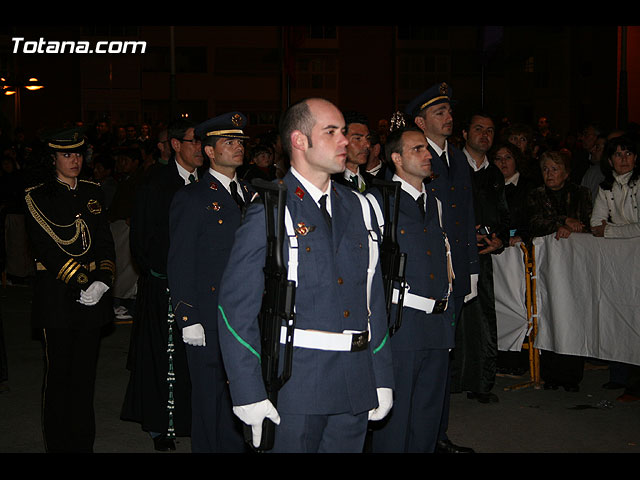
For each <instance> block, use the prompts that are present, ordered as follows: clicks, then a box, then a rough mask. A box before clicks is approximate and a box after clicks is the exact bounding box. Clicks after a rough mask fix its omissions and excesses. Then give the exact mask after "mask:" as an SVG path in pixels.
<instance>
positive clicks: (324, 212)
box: [319, 194, 331, 230]
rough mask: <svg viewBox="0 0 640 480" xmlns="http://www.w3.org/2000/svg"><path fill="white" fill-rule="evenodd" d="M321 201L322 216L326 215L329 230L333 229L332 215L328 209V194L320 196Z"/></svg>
mask: <svg viewBox="0 0 640 480" xmlns="http://www.w3.org/2000/svg"><path fill="white" fill-rule="evenodd" d="M319 203H320V211H321V212H322V216H324V219H325V220H326V221H327V226H328V227H329V230H331V215H329V212H328V210H327V195H326V194H325V195H323V196H322V197H320V200H319Z"/></svg>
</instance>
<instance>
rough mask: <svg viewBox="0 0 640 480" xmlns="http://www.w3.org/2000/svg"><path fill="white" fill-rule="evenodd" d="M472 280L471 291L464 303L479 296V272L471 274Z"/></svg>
mask: <svg viewBox="0 0 640 480" xmlns="http://www.w3.org/2000/svg"><path fill="white" fill-rule="evenodd" d="M470 280H471V292H469V293H468V294H467V295H466V296H465V297H464V303H467V302H468V301H469V300H472V299H473V298H475V297H477V296H478V274H477V273H473V274H471V278H470Z"/></svg>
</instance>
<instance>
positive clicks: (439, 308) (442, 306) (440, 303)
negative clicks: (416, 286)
mask: <svg viewBox="0 0 640 480" xmlns="http://www.w3.org/2000/svg"><path fill="white" fill-rule="evenodd" d="M446 309H447V300H436V303H435V305H434V306H433V310H432V311H431V313H436V314H438V313H442V312H444V311H445V310H446Z"/></svg>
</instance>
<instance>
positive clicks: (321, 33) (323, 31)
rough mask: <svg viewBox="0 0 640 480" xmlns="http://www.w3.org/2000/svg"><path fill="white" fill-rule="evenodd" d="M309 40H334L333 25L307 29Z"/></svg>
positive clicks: (334, 29)
mask: <svg viewBox="0 0 640 480" xmlns="http://www.w3.org/2000/svg"><path fill="white" fill-rule="evenodd" d="M309 38H316V39H325V40H327V39H331V40H335V39H336V26H335V25H311V26H310V27H309Z"/></svg>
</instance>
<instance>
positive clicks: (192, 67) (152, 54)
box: [142, 47, 207, 73]
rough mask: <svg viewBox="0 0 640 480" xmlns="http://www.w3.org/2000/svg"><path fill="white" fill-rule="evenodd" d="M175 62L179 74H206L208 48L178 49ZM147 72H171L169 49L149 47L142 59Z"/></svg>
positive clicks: (143, 68) (143, 67)
mask: <svg viewBox="0 0 640 480" xmlns="http://www.w3.org/2000/svg"><path fill="white" fill-rule="evenodd" d="M175 61H176V72H177V73H206V72H207V49H206V47H176V49H175ZM142 70H143V71H145V72H170V70H171V55H170V51H169V47H147V51H146V52H145V54H144V55H143V57H142Z"/></svg>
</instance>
